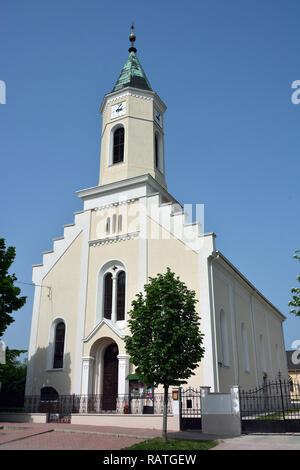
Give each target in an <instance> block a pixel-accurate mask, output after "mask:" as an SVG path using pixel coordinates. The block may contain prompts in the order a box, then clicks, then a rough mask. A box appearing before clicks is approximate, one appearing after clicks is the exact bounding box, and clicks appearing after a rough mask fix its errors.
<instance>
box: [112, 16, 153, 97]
mask: <svg viewBox="0 0 300 470" xmlns="http://www.w3.org/2000/svg"><path fill="white" fill-rule="evenodd" d="M133 31H134V26H133V25H132V26H131V33H130V36H129V41H130V42H131V47H130V48H129V49H128V50H129V57H128V59H127V62H126V64H125V65H124V67H123V69H122V72H121V74H120V76H119V78H118V81H117V83H116V84H115V86H114V89H113V91H118V90H121V89H122V88H126V87H128V86H131V87H134V88H141V89H142V90H150V91H152V88H151V86H150V83H149V82H148V79H147V77H146V74H145V72H144V70H143V67H142V66H141V64H140V62H139V59H138V58H137V56H136V48H135V47H134V42H135V39H136V37H135V34H134V32H133Z"/></svg>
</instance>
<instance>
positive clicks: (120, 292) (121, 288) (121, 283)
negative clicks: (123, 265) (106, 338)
mask: <svg viewBox="0 0 300 470" xmlns="http://www.w3.org/2000/svg"><path fill="white" fill-rule="evenodd" d="M124 319H125V272H124V271H120V272H119V274H118V277H117V321H122V320H124Z"/></svg>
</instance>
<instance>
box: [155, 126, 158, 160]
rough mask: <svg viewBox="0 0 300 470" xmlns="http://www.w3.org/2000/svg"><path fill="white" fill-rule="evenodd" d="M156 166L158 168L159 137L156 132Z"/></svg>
mask: <svg viewBox="0 0 300 470" xmlns="http://www.w3.org/2000/svg"><path fill="white" fill-rule="evenodd" d="M155 168H158V137H157V134H155Z"/></svg>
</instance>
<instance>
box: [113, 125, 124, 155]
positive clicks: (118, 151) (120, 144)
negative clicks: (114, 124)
mask: <svg viewBox="0 0 300 470" xmlns="http://www.w3.org/2000/svg"><path fill="white" fill-rule="evenodd" d="M123 160H124V127H118V128H117V129H116V130H115V132H114V135H113V164H115V163H120V162H122V161H123Z"/></svg>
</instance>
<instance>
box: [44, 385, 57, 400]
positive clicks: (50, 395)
mask: <svg viewBox="0 0 300 470" xmlns="http://www.w3.org/2000/svg"><path fill="white" fill-rule="evenodd" d="M56 400H58V393H57V391H56V390H55V388H53V387H43V388H41V401H56Z"/></svg>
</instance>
